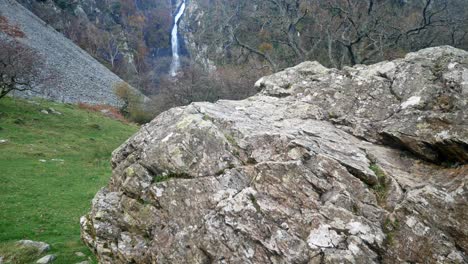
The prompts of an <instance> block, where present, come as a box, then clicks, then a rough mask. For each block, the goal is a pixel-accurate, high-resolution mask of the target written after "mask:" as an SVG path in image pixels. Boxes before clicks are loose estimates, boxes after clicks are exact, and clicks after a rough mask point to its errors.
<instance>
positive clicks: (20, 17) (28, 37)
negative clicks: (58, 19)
mask: <svg viewBox="0 0 468 264" xmlns="http://www.w3.org/2000/svg"><path fill="white" fill-rule="evenodd" d="M0 16H5V17H6V18H7V19H8V20H9V21H10V23H12V24H16V25H18V26H19V28H20V29H21V30H22V31H24V33H25V38H22V39H20V41H21V42H23V43H24V44H26V45H27V46H29V47H31V48H33V49H34V50H37V51H38V53H39V54H40V55H41V57H42V59H43V60H44V64H45V66H44V68H43V69H41V72H42V74H43V77H44V78H42V79H44V80H45V81H44V82H42V83H40V84H38V85H37V87H35V89H34V90H35V91H38V93H31V94H29V95H32V96H43V97H46V98H49V99H53V100H56V101H60V102H72V103H76V102H86V103H92V104H109V105H114V106H118V105H121V101H120V99H119V98H118V97H117V96H116V95H115V93H114V88H113V85H114V84H116V83H119V82H122V80H121V79H120V78H119V77H118V76H116V75H115V74H113V73H112V72H111V71H109V70H108V69H107V68H106V67H104V66H103V65H101V64H100V63H99V62H98V61H96V60H95V59H94V58H93V57H91V56H90V55H89V54H88V53H86V52H85V51H83V50H82V49H81V48H79V47H78V46H77V45H75V44H74V43H73V42H72V41H70V40H69V39H67V38H65V37H64V36H63V35H61V34H60V33H58V32H57V31H55V30H54V29H53V28H52V27H50V26H48V25H47V24H46V23H44V22H43V21H42V20H40V19H39V18H38V17H36V16H35V15H34V14H32V13H31V12H30V11H28V10H27V9H26V8H24V7H23V6H21V5H20V4H19V3H17V2H16V1H14V0H0Z"/></svg>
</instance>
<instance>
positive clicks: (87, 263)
mask: <svg viewBox="0 0 468 264" xmlns="http://www.w3.org/2000/svg"><path fill="white" fill-rule="evenodd" d="M76 264H91V262H89V261H87V260H85V261H81V262H78V263H76Z"/></svg>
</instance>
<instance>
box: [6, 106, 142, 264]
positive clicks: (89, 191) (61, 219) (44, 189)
mask: <svg viewBox="0 0 468 264" xmlns="http://www.w3.org/2000/svg"><path fill="white" fill-rule="evenodd" d="M38 102H39V104H40V105H35V104H31V103H28V102H27V101H25V100H19V99H12V98H3V99H2V100H0V140H1V139H6V140H8V142H7V143H6V144H5V143H3V144H2V143H0V255H1V254H2V251H3V252H5V251H8V248H10V247H11V245H12V243H14V242H15V241H17V240H20V239H31V240H37V241H44V242H46V243H49V244H50V245H51V247H52V249H51V251H50V252H51V253H53V254H56V255H57V260H56V261H55V262H54V263H57V264H60V263H67V264H68V263H76V262H80V261H83V260H86V258H82V257H81V258H80V257H77V256H76V255H75V252H77V251H79V252H83V253H85V254H86V255H88V256H91V253H90V251H89V250H87V248H86V247H85V246H84V245H83V244H82V243H81V241H80V225H79V218H80V216H82V215H84V214H85V213H86V212H87V211H88V210H89V209H90V203H91V200H92V198H93V197H94V195H95V193H96V192H97V191H98V190H99V189H100V188H101V187H103V186H105V185H106V184H107V181H108V179H109V177H110V174H111V170H110V164H109V160H110V156H111V152H112V151H113V150H114V149H115V148H117V147H118V146H119V145H120V144H122V143H123V142H124V141H125V140H126V139H127V138H128V137H129V136H131V135H132V134H133V133H135V132H136V130H137V129H138V127H137V126H135V125H129V124H124V123H122V122H120V121H116V120H112V119H109V118H106V117H104V116H102V115H101V114H99V113H93V112H88V111H86V110H81V109H79V108H78V107H77V106H74V105H64V104H58V103H52V102H47V101H38ZM49 107H53V108H54V109H55V110H57V111H59V112H61V113H63V114H62V115H54V114H49V115H46V114H43V113H40V111H41V110H42V109H47V108H49ZM53 159H56V160H55V161H53ZM41 160H42V161H41ZM44 160H45V161H46V162H43V161H44ZM60 160H63V162H62V161H60ZM4 254H5V253H4Z"/></svg>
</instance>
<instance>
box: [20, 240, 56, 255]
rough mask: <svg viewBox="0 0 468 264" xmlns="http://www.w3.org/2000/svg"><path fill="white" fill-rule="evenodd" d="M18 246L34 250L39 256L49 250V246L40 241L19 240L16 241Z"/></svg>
mask: <svg viewBox="0 0 468 264" xmlns="http://www.w3.org/2000/svg"><path fill="white" fill-rule="evenodd" d="M18 245H21V246H25V247H32V248H36V249H37V251H38V254H39V255H40V254H43V253H44V252H47V251H49V250H50V245H49V244H47V243H44V242H40V241H32V240H20V241H18Z"/></svg>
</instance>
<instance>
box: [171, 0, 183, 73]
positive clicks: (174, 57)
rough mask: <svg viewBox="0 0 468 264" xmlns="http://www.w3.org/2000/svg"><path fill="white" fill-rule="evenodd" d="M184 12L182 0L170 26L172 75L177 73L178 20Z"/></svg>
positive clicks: (178, 62)
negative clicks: (171, 26)
mask: <svg viewBox="0 0 468 264" xmlns="http://www.w3.org/2000/svg"><path fill="white" fill-rule="evenodd" d="M184 12H185V0H182V3H181V4H180V7H179V11H178V12H177V15H176V16H175V18H174V27H173V28H172V33H171V44H172V63H171V70H170V75H171V76H172V77H174V76H176V75H177V71H178V70H179V68H180V58H179V39H178V33H179V25H178V24H179V20H180V18H181V17H182V15H183V14H184Z"/></svg>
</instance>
